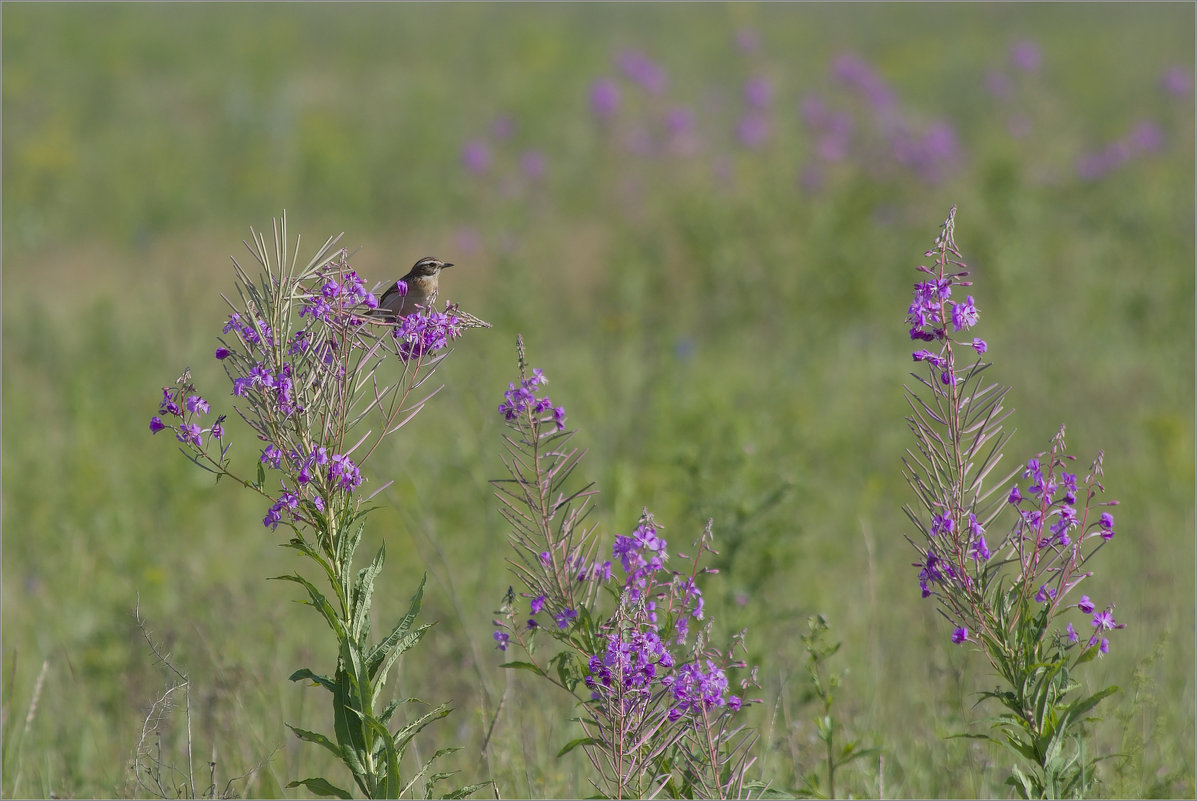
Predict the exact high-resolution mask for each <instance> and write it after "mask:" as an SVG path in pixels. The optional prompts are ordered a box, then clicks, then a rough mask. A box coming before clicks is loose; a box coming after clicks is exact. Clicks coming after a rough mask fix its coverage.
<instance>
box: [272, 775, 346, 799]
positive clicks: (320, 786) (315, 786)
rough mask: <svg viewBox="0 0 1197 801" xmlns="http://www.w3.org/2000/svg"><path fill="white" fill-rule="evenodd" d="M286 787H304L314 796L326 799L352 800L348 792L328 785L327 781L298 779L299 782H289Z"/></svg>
mask: <svg viewBox="0 0 1197 801" xmlns="http://www.w3.org/2000/svg"><path fill="white" fill-rule="evenodd" d="M287 787H306V788H308V789H309V790H311V791H312V792H313V793H315V794H316V795H319V796H324V797H326V798H353V796H352V795H350V794H349V792H347V791H346V790H342V789H341V788H340V787H337V786H336V785H335V784H332V783H330V782H329V781H328V779H320V778H316V779H300V780H299V781H295V782H291V783H290V784H288V785H287Z"/></svg>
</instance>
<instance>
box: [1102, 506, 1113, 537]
mask: <svg viewBox="0 0 1197 801" xmlns="http://www.w3.org/2000/svg"><path fill="white" fill-rule="evenodd" d="M1098 525H1099V526H1100V527H1101V538H1102V539H1103V540H1111V539H1113V538H1114V516H1113V515H1112V514H1110V513H1109V512H1102V513H1101V519H1100V520H1098Z"/></svg>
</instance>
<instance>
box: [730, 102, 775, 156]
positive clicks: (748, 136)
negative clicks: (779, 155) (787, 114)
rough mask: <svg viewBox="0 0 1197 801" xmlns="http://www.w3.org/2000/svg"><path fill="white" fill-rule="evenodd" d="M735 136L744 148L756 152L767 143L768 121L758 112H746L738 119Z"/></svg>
mask: <svg viewBox="0 0 1197 801" xmlns="http://www.w3.org/2000/svg"><path fill="white" fill-rule="evenodd" d="M736 136H737V138H738V139H739V140H740V144H742V145H744V147H746V148H749V149H750V150H756V149H757V148H759V147H761V146H763V145H764V144H765V143H766V142H767V141H769V119H768V118H767V117H766V116H765V115H764V114H761V113H760V112H755V111H750V112H748V113H747V114H745V115H744V116H743V117H741V118H740V123H739V125H737V126H736Z"/></svg>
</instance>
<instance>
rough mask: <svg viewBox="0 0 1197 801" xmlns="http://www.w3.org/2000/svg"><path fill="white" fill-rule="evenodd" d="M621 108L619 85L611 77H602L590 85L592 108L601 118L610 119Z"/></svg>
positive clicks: (595, 114)
mask: <svg viewBox="0 0 1197 801" xmlns="http://www.w3.org/2000/svg"><path fill="white" fill-rule="evenodd" d="M618 109H619V86H618V85H617V84H616V83H615V81H613V80H611V79H610V78H600V79H599V80H597V81H595V82H594V84H593V85H591V87H590V110H591V111H593V112H594V116H596V117H598V118H599V119H600V120H609V119H611V118H612V117H614V116H615V112H616V111H617V110H618Z"/></svg>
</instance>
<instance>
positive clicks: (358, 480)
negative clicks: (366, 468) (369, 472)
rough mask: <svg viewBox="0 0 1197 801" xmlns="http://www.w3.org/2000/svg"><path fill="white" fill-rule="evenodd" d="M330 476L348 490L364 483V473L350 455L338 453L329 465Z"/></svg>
mask: <svg viewBox="0 0 1197 801" xmlns="http://www.w3.org/2000/svg"><path fill="white" fill-rule="evenodd" d="M328 478H329V480H330V481H333V482H335V483H336V484H338V485H339V486H340V488H341V489H343V490H345V491H346V492H353V491H354V490H355V489H357V488H358V487H360V486H361V485H362V473H361V471H360V470H358V467H357V465H355V464H354V463H353V460H352V459H350V458H349V457H348V456H343V455H341V454H336V455H335V456H333V457H332V460H331V461H330V464H329V467H328Z"/></svg>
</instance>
